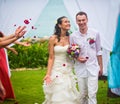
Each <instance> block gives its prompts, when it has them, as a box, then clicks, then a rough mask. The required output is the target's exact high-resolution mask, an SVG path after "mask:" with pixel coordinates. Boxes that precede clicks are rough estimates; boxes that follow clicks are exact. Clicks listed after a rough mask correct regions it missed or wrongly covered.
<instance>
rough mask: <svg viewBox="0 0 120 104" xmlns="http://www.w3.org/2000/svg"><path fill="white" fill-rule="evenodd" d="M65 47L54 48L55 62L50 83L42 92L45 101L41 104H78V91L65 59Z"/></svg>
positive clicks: (44, 86) (69, 64)
mask: <svg viewBox="0 0 120 104" xmlns="http://www.w3.org/2000/svg"><path fill="white" fill-rule="evenodd" d="M67 48H68V45H66V46H55V47H54V52H55V61H54V65H53V68H52V73H51V79H52V83H51V84H50V85H46V84H45V82H44V85H43V90H44V93H45V101H44V102H43V104H80V103H79V96H78V90H77V88H76V77H75V75H74V74H73V71H72V67H73V66H72V64H71V61H70V60H69V59H68V58H67V55H66V54H67V53H66V51H67Z"/></svg>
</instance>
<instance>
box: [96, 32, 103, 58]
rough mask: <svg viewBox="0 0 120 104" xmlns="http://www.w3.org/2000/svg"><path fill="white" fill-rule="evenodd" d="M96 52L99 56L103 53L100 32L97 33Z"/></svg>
mask: <svg viewBox="0 0 120 104" xmlns="http://www.w3.org/2000/svg"><path fill="white" fill-rule="evenodd" d="M96 54H97V56H99V55H102V50H101V41H100V34H99V33H97V34H96Z"/></svg>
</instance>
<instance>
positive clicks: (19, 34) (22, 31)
mask: <svg viewBox="0 0 120 104" xmlns="http://www.w3.org/2000/svg"><path fill="white" fill-rule="evenodd" d="M25 28H26V26H19V27H18V28H17V29H16V31H15V36H16V37H17V38H21V37H22V36H23V35H24V34H25V33H26V31H25Z"/></svg>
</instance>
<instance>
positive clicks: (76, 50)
mask: <svg viewBox="0 0 120 104" xmlns="http://www.w3.org/2000/svg"><path fill="white" fill-rule="evenodd" d="M67 54H68V56H69V57H70V58H73V59H74V58H77V57H78V56H79V54H80V47H79V45H78V44H72V45H71V46H69V47H68V49H67Z"/></svg>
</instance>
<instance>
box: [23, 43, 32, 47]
mask: <svg viewBox="0 0 120 104" xmlns="http://www.w3.org/2000/svg"><path fill="white" fill-rule="evenodd" d="M22 44H23V46H26V47H27V46H31V44H30V43H29V42H22Z"/></svg>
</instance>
